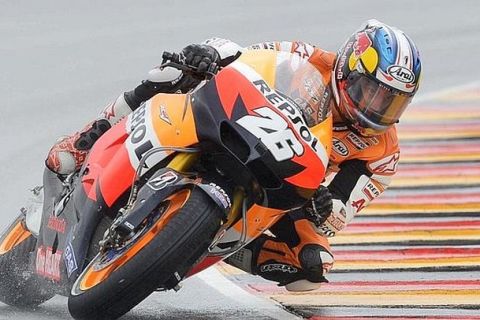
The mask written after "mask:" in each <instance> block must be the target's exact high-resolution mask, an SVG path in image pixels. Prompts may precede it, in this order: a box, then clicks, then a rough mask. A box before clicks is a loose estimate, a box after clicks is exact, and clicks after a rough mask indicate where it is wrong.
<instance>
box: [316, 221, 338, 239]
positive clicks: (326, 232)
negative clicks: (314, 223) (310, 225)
mask: <svg viewBox="0 0 480 320" xmlns="http://www.w3.org/2000/svg"><path fill="white" fill-rule="evenodd" d="M320 231H322V233H323V234H324V235H325V236H326V237H329V238H331V237H335V234H336V233H335V231H333V230H332V229H330V227H329V226H327V225H326V224H322V225H321V226H320Z"/></svg>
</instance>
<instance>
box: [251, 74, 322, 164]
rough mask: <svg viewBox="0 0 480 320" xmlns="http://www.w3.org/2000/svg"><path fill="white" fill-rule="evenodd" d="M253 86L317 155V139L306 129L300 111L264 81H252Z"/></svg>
mask: <svg viewBox="0 0 480 320" xmlns="http://www.w3.org/2000/svg"><path fill="white" fill-rule="evenodd" d="M253 84H254V85H255V86H256V87H257V88H258V89H259V90H260V92H261V93H262V94H263V95H264V96H265V98H267V100H268V101H269V102H270V103H271V104H272V105H273V106H275V107H276V108H277V109H278V110H280V111H281V112H282V113H283V114H284V115H285V116H286V117H287V118H288V119H289V120H290V121H291V122H292V123H293V125H294V127H295V130H296V131H297V132H298V133H299V134H300V136H301V137H302V139H303V140H304V141H305V142H306V143H307V144H308V145H310V147H311V148H312V149H313V150H314V151H315V152H316V153H317V154H319V153H318V151H319V150H318V139H317V138H316V137H315V136H314V135H313V134H312V133H311V132H310V130H309V129H308V126H307V124H306V123H305V120H304V119H303V115H302V114H301V112H300V110H298V108H297V107H296V106H295V105H294V104H293V103H291V102H290V100H289V99H287V98H286V97H285V96H284V95H283V94H282V93H280V92H278V91H274V90H272V89H271V88H270V87H269V86H268V84H267V83H266V82H265V81H263V80H257V81H254V82H253ZM302 153H303V152H302ZM319 155H320V154H319Z"/></svg>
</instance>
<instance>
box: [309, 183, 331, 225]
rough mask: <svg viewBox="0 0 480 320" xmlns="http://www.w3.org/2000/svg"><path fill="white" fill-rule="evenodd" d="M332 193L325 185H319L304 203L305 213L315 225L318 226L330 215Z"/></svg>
mask: <svg viewBox="0 0 480 320" xmlns="http://www.w3.org/2000/svg"><path fill="white" fill-rule="evenodd" d="M332 208H333V203H332V194H331V193H330V191H329V190H328V188H327V187H324V186H320V188H318V190H317V191H316V192H315V195H314V196H313V197H312V199H311V200H310V201H309V202H307V204H306V205H305V207H304V209H305V215H306V218H307V219H308V220H310V221H311V222H312V223H313V224H314V225H315V226H316V227H320V226H321V225H322V224H323V223H324V222H325V221H326V220H327V219H328V217H329V216H330V215H331V213H332Z"/></svg>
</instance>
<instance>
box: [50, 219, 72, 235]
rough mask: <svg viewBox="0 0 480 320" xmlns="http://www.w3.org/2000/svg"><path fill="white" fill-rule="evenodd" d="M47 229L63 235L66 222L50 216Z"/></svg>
mask: <svg viewBox="0 0 480 320" xmlns="http://www.w3.org/2000/svg"><path fill="white" fill-rule="evenodd" d="M47 228H48V229H51V230H55V231H57V232H60V233H65V230H66V228H67V222H66V221H65V219H63V218H59V217H56V216H50V217H48V223H47Z"/></svg>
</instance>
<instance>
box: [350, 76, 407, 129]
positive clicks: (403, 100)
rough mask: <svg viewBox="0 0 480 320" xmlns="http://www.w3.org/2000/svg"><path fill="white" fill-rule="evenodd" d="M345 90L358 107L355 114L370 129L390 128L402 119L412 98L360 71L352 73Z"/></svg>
mask: <svg viewBox="0 0 480 320" xmlns="http://www.w3.org/2000/svg"><path fill="white" fill-rule="evenodd" d="M345 89H346V91H347V94H348V97H349V98H350V100H351V101H352V102H353V104H354V105H355V106H356V110H355V113H356V114H358V115H360V116H361V120H362V121H361V122H366V123H365V124H366V125H367V126H368V127H371V128H373V129H377V127H385V126H390V125H392V124H394V123H396V122H398V120H399V119H400V116H401V115H402V113H403V111H404V110H405V108H406V107H407V106H408V104H409V103H410V101H411V100H412V97H411V96H409V95H407V94H405V93H402V92H401V91H398V90H394V89H391V88H388V87H387V86H386V85H383V84H381V83H378V82H377V81H374V80H373V79H370V78H369V77H368V76H366V75H364V74H361V73H359V72H358V71H353V72H351V73H350V74H349V75H348V77H347V81H346V86H345Z"/></svg>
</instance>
